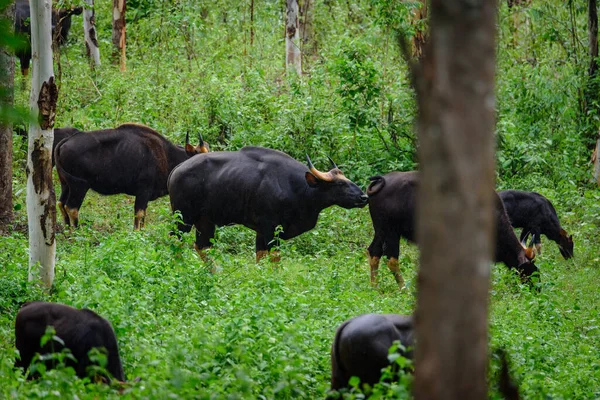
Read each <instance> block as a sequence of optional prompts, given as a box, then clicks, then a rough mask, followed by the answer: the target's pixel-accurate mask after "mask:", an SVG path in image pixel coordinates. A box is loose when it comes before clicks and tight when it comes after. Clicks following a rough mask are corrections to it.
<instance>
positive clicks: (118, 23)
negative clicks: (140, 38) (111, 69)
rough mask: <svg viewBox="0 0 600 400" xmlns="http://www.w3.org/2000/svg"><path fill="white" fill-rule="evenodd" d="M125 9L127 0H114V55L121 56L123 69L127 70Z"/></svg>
mask: <svg viewBox="0 0 600 400" xmlns="http://www.w3.org/2000/svg"><path fill="white" fill-rule="evenodd" d="M125 9H126V4H125V0H113V25H112V28H113V31H112V42H113V45H114V46H115V47H114V53H113V55H114V56H115V59H116V58H117V57H118V58H119V64H120V66H121V71H125Z"/></svg>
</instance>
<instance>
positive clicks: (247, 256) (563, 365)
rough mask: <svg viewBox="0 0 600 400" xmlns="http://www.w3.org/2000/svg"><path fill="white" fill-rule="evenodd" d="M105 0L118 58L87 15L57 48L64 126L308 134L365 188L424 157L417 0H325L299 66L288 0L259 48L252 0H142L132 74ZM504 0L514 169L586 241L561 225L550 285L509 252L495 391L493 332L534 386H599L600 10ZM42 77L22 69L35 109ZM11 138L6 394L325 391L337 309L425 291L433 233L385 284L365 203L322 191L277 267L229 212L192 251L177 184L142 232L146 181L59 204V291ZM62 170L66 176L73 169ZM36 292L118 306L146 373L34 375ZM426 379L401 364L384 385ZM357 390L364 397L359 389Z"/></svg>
mask: <svg viewBox="0 0 600 400" xmlns="http://www.w3.org/2000/svg"><path fill="white" fill-rule="evenodd" d="M96 3H97V4H96V7H97V9H96V11H97V14H96V18H97V27H98V38H99V41H100V50H101V56H102V66H100V67H99V68H97V69H95V70H91V69H90V68H89V66H88V62H87V60H86V59H85V56H84V45H83V40H82V38H81V35H80V32H81V30H82V26H81V17H75V18H74V20H73V27H72V30H71V34H70V39H69V44H68V45H67V46H66V47H64V48H62V49H61V54H60V58H59V59H57V62H56V63H55V71H56V75H57V79H58V82H59V89H60V91H59V98H58V108H57V115H56V127H63V126H73V127H76V128H79V129H82V130H92V129H104V128H110V127H115V126H117V125H119V124H121V123H125V122H138V123H143V124H147V125H148V126H150V127H152V128H154V129H156V130H157V131H159V132H160V133H162V134H164V135H165V136H166V137H168V138H169V139H170V140H172V141H173V142H175V143H178V144H182V143H183V141H184V138H185V135H186V133H190V135H191V137H192V141H195V137H196V134H197V133H200V134H202V136H203V137H204V139H205V140H206V141H207V142H209V143H210V145H211V149H212V150H226V151H229V150H237V149H239V148H241V147H243V146H245V145H259V146H267V147H272V148H276V149H278V150H282V151H285V152H287V153H289V154H290V155H292V156H293V157H295V158H296V159H298V160H304V158H305V155H306V154H307V153H308V154H309V155H310V156H311V158H312V159H313V162H314V163H315V165H316V166H317V168H319V169H322V170H325V169H326V168H327V165H328V163H327V162H326V156H327V155H330V156H331V157H333V159H334V160H335V161H336V162H337V163H338V165H340V167H341V169H342V170H343V171H344V173H345V175H346V176H348V177H349V178H350V179H352V180H353V181H355V182H356V183H357V184H358V185H359V186H361V187H362V188H363V189H364V188H365V187H366V185H367V184H368V182H369V180H368V177H369V176H372V175H377V174H383V173H386V172H389V171H392V170H403V171H406V170H411V169H416V168H417V167H418V164H417V160H416V149H417V145H416V139H415V135H414V133H413V131H414V129H413V128H414V127H413V120H414V117H415V115H416V104H415V99H414V92H413V91H412V89H411V87H410V85H409V80H408V78H407V73H406V66H405V63H404V62H403V61H402V60H401V59H400V56H399V52H398V49H397V48H396V47H395V37H394V33H393V30H394V29H412V28H411V25H410V21H409V20H408V19H407V18H408V16H409V15H410V9H407V8H406V7H409V8H410V7H414V6H415V5H414V4H413V3H414V2H397V1H389V0H358V1H355V2H344V1H334V0H324V1H316V2H314V4H315V9H314V21H315V23H314V26H315V33H316V36H315V38H316V39H315V40H316V47H317V51H316V52H315V53H314V54H312V55H307V56H306V57H305V58H304V59H303V63H304V67H303V69H304V76H303V77H302V78H298V77H297V76H293V75H292V76H289V75H286V73H285V68H284V47H283V46H284V45H283V22H282V21H283V13H282V3H281V2H276V1H263V2H260V1H257V2H253V3H255V15H254V25H253V26H254V30H255V41H254V44H253V45H252V46H250V43H249V37H248V34H249V10H248V6H247V5H245V4H242V3H240V2H235V1H232V0H225V1H219V2H214V1H202V2H197V1H195V0H194V1H192V0H177V1H175V0H166V1H158V0H136V1H128V2H127V9H128V11H127V15H128V17H127V18H128V21H127V23H128V25H127V41H128V42H127V54H128V58H127V71H126V72H124V73H122V72H120V71H119V69H118V67H117V66H116V65H114V64H113V62H112V59H111V55H110V53H111V40H110V37H111V26H110V21H111V19H110V16H111V8H110V7H111V4H110V2H96ZM501 4H502V6H501V7H500V11H499V16H498V39H499V43H498V52H497V80H496V82H497V83H496V87H497V108H496V109H497V124H496V137H497V161H498V162H497V166H498V168H497V187H498V189H523V190H535V191H537V192H540V193H542V194H543V195H545V196H546V197H548V198H549V199H550V200H551V201H552V202H553V203H554V205H555V207H556V209H557V211H558V214H559V216H560V219H561V222H562V224H563V227H564V228H565V229H566V230H567V231H568V232H569V233H570V234H572V235H573V237H574V241H575V258H574V259H572V260H568V261H565V260H563V259H562V258H561V256H560V253H559V251H558V249H557V247H556V245H555V244H554V243H552V242H549V241H548V240H547V239H545V238H544V239H543V245H544V247H543V254H542V255H541V256H539V257H538V260H537V262H536V264H537V265H538V267H539V268H540V271H541V284H540V289H541V290H540V292H539V293H538V292H536V291H531V290H530V289H529V288H528V287H527V286H524V285H522V284H521V283H520V282H519V280H518V279H517V277H516V276H515V274H514V273H513V272H512V271H509V270H507V268H505V267H504V266H502V265H496V266H495V267H492V279H491V286H490V359H491V361H490V371H489V378H490V397H491V398H494V399H498V398H500V397H499V395H498V394H497V375H498V370H499V365H500V362H499V360H498V358H497V357H496V356H494V355H493V354H494V353H493V350H494V349H498V348H504V349H505V350H506V351H507V353H508V355H509V358H510V363H511V370H512V373H513V375H514V378H515V380H516V382H517V383H518V384H519V385H520V388H521V391H522V394H523V397H524V398H526V399H597V398H600V362H599V357H598V354H599V353H598V349H600V329H599V326H600V315H599V310H598V307H599V304H600V301H599V298H598V297H599V296H600V295H599V293H600V292H599V291H598V282H600V276H599V275H600V272H599V265H600V256H599V255H600V242H599V240H598V232H599V230H600V192H599V191H598V189H595V188H593V187H592V185H591V184H590V182H589V161H588V160H589V155H590V153H591V151H590V147H589V146H590V137H589V135H588V132H589V131H590V129H592V130H593V131H594V132H597V127H596V128H594V127H595V124H597V121H596V120H595V119H594V118H595V117H594V116H592V115H589V116H588V115H584V113H583V111H582V109H581V104H582V103H581V87H582V85H583V82H584V77H585V73H584V72H585V71H586V69H587V59H586V58H585V57H586V54H587V53H586V48H585V46H584V44H583V42H582V41H585V40H586V39H585V38H586V37H587V36H586V35H587V33H586V26H587V25H586V10H585V7H582V6H580V5H576V6H575V5H574V4H575V2H564V1H557V0H540V1H536V2H532V4H531V6H530V7H526V8H518V9H517V11H515V12H516V16H515V15H512V14H510V13H509V11H508V10H507V7H506V5H505V2H501ZM572 42H573V43H575V45H572V44H571V43H572ZM573 46H574V48H573ZM59 67H60V68H59ZM17 70H18V68H17ZM17 75H18V73H17ZM29 85H30V83H29V82H28V81H23V80H22V78H20V77H18V76H17V77H16V93H15V99H16V100H15V102H16V104H17V105H18V106H20V107H26V105H27V102H28V98H29V91H28V88H29V87H30V86H29ZM23 87H24V88H23ZM22 125H23V126H24V124H22ZM13 138H14V148H13V155H14V164H13V168H14V179H13V184H14V185H13V186H14V203H15V219H16V223H15V227H14V230H13V231H12V232H11V233H10V234H9V235H7V236H3V237H0V398H17V399H35V398H44V399H47V398H50V399H51V398H56V399H64V398H79V399H97V398H116V397H120V396H121V397H125V398H136V399H137V398H148V399H167V398H193V399H225V398H226V399H238V398H239V399H261V398H267V399H272V398H277V399H279V398H282V399H288V398H289V399H292V398H293V399H296V398H306V399H317V398H324V397H325V395H326V393H327V389H328V387H329V379H330V356H329V352H330V347H331V342H332V340H333V335H334V332H335V329H336V327H337V326H338V325H339V324H340V323H342V322H343V321H344V320H346V319H348V318H350V317H353V316H356V315H358V314H362V313H372V312H389V313H402V314H408V313H412V312H413V311H414V309H415V304H416V271H417V268H418V251H417V249H416V247H415V246H414V245H412V244H408V243H406V242H404V241H403V242H402V244H401V251H402V253H401V256H400V260H399V261H400V266H401V268H402V271H403V275H404V277H405V280H406V282H407V289H406V290H405V291H402V292H401V291H399V290H398V288H397V286H396V284H395V282H394V279H393V277H392V276H391V275H390V274H389V273H388V271H387V270H386V267H385V265H384V264H383V263H382V266H381V272H380V278H381V282H380V285H379V287H378V288H377V289H375V288H372V287H371V285H370V283H369V271H368V261H367V257H366V248H367V246H368V244H369V243H370V240H371V238H372V235H373V228H372V226H371V222H370V218H369V214H368V210H367V209H359V210H357V209H354V210H343V209H341V208H336V207H334V208H331V209H328V210H325V211H324V212H323V213H322V214H321V218H320V220H319V223H318V225H317V227H316V228H315V229H314V230H312V231H309V232H307V233H305V234H303V235H301V236H299V237H297V238H295V239H293V240H290V241H288V242H285V243H283V244H282V245H281V249H280V250H281V254H282V261H281V263H280V264H278V265H272V264H271V263H269V262H267V261H262V262H261V263H259V264H256V263H255V261H254V259H255V256H254V235H253V234H252V232H251V231H249V230H248V229H246V228H243V227H224V228H221V229H218V230H217V235H216V240H215V246H214V249H213V250H212V251H211V252H210V257H211V259H212V264H211V265H210V266H209V265H205V264H203V263H202V262H201V260H200V259H199V257H198V256H197V254H196V253H195V251H194V250H193V247H192V244H193V234H186V235H185V236H184V238H183V241H182V242H180V241H178V240H176V239H175V238H174V237H172V236H170V235H169V232H170V231H171V229H172V228H173V217H172V216H171V211H170V208H169V202H168V199H167V198H161V199H158V200H156V201H154V202H151V203H150V205H149V208H148V216H147V218H146V223H147V226H146V228H145V229H144V230H142V231H141V232H134V231H133V230H132V225H133V204H134V200H133V198H131V197H128V196H125V195H116V196H109V197H105V196H100V195H97V194H94V193H91V192H90V193H88V195H87V197H86V199H85V201H84V203H83V206H82V208H81V214H80V221H81V226H80V228H79V229H76V230H72V231H70V230H68V229H65V228H64V226H63V224H62V221H59V223H58V227H59V230H58V233H57V237H56V238H57V255H56V260H57V264H56V278H55V284H54V287H53V289H52V292H51V293H49V294H48V293H45V292H44V291H43V290H42V289H41V288H40V287H39V286H38V285H37V284H35V283H28V282H27V265H28V240H27V218H26V207H25V158H26V147H27V144H26V140H24V139H23V138H22V137H21V136H19V135H18V134H16V133H15V135H14V136H13ZM55 185H56V192H57V194H59V193H60V186H59V185H58V180H57V179H56V176H55ZM59 218H60V215H59ZM469 245H470V243H465V246H469ZM473 251H477V249H473ZM211 266H214V267H216V268H217V270H218V272H217V273H216V274H214V275H212V274H210V273H209V272H208V271H209V269H210V267H211ZM31 300H48V301H54V302H61V303H65V304H69V305H72V306H75V307H88V308H90V309H92V310H94V311H96V312H98V313H99V314H101V315H102V316H104V317H106V318H108V319H109V320H110V321H111V322H112V324H113V326H114V328H115V331H116V334H117V337H118V341H119V346H120V350H121V357H122V360H123V364H124V370H125V373H126V376H127V378H128V380H129V381H133V380H134V379H135V378H136V377H139V378H140V381H139V382H137V383H129V384H127V385H126V386H125V387H117V386H112V387H111V386H106V385H98V384H95V383H91V382H89V380H86V379H83V380H82V379H78V378H76V377H74V376H73V371H72V370H70V369H59V370H54V371H49V372H47V373H45V374H43V377H42V378H41V379H39V380H37V381H34V382H30V381H26V380H25V379H24V377H23V374H22V373H21V372H20V371H15V370H13V368H12V365H13V363H14V357H15V347H14V319H15V315H16V313H17V311H18V309H19V306H20V304H22V303H23V302H25V301H31ZM409 391H410V378H407V377H406V376H404V377H403V379H402V384H401V385H392V386H390V385H388V384H383V385H382V386H381V387H379V388H376V390H375V391H374V394H373V396H372V398H405V397H407V393H409ZM345 397H346V398H356V399H361V398H364V396H363V395H362V394H360V393H357V392H355V391H354V392H350V393H346V394H345Z"/></svg>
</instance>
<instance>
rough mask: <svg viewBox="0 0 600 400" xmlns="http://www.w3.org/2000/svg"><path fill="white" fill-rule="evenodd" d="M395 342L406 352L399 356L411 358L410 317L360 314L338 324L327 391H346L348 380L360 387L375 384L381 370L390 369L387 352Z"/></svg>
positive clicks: (411, 325) (411, 323)
mask: <svg viewBox="0 0 600 400" xmlns="http://www.w3.org/2000/svg"><path fill="white" fill-rule="evenodd" d="M395 340H399V341H400V343H401V344H402V345H403V346H404V347H405V348H406V351H402V352H401V355H402V356H404V357H405V358H409V359H410V358H412V348H411V347H412V346H413V343H414V322H413V318H412V316H409V315H397V314H364V315H360V316H358V317H355V318H352V319H349V320H348V321H345V322H344V323H343V324H341V325H340V326H339V327H338V329H337V332H336V333H335V339H334V340H333V345H332V346H331V389H332V390H339V389H342V388H346V387H348V382H349V380H350V378H351V377H353V376H356V377H358V378H360V383H361V386H362V385H363V384H369V385H371V386H372V385H374V384H375V383H377V382H379V379H380V377H381V370H382V369H383V368H386V367H387V366H388V365H390V362H389V360H388V353H389V349H390V347H391V346H392V344H393V342H394V341H395Z"/></svg>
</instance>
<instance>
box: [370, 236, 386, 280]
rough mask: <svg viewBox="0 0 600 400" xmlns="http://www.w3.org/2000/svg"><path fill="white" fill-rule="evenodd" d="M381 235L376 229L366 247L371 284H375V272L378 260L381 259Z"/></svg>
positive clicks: (377, 270) (377, 269)
mask: <svg viewBox="0 0 600 400" xmlns="http://www.w3.org/2000/svg"><path fill="white" fill-rule="evenodd" d="M383 236H384V234H383V233H381V232H378V231H377V230H376V231H375V237H374V238H373V241H372V242H371V244H370V245H369V248H368V252H369V267H370V269H371V284H372V285H375V282H376V280H377V274H378V272H379V260H381V256H382V255H383Z"/></svg>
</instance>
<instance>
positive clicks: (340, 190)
mask: <svg viewBox="0 0 600 400" xmlns="http://www.w3.org/2000/svg"><path fill="white" fill-rule="evenodd" d="M307 159H308V168H307V167H306V166H305V165H304V164H302V163H300V162H298V161H296V160H295V159H293V158H292V157H290V156H289V155H287V154H285V153H283V152H281V151H277V150H272V149H267V148H262V147H244V148H243V149H241V150H240V151H232V152H214V153H209V154H205V155H202V156H201V157H193V158H191V159H189V160H187V161H186V162H184V163H182V164H181V165H179V166H178V167H177V168H175V169H174V170H173V172H172V173H171V176H170V177H169V183H168V186H169V196H170V198H171V207H172V209H173V212H176V211H179V212H181V215H182V217H183V224H179V229H180V231H183V232H189V231H190V230H191V228H192V225H193V226H195V228H196V241H195V246H194V247H195V248H196V250H197V251H198V252H199V253H200V255H201V257H202V258H204V259H205V252H204V250H205V249H206V248H208V247H210V246H211V239H213V237H214V234H215V227H216V226H223V225H229V224H241V225H244V226H246V227H248V228H250V229H252V230H254V231H255V232H256V259H257V261H258V260H260V258H262V257H263V256H264V255H266V254H267V253H268V252H269V250H271V248H272V247H273V246H274V245H275V241H274V239H275V231H276V229H277V227H278V226H281V228H282V231H281V232H280V233H279V236H278V237H279V238H280V239H290V238H293V237H295V236H298V235H300V234H301V233H304V232H306V231H308V230H310V229H312V228H314V227H315V225H316V223H317V219H318V218H319V213H320V212H321V210H323V209H325V208H327V207H330V206H333V205H338V206H341V207H344V208H354V207H364V206H365V205H366V204H367V196H366V195H365V194H364V193H363V192H362V190H360V188H359V187H358V186H356V185H355V184H354V183H353V182H351V181H350V180H349V179H348V178H346V177H345V176H344V174H343V173H342V171H340V169H339V168H337V166H336V165H335V164H334V163H333V162H332V169H331V170H330V171H328V172H321V171H318V170H317V169H316V168H315V167H314V166H313V164H312V163H311V161H310V158H308V157H307ZM273 258H274V259H275V260H276V259H277V258H278V257H277V256H274V257H273Z"/></svg>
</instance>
